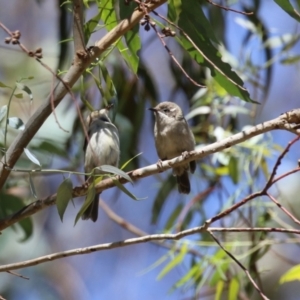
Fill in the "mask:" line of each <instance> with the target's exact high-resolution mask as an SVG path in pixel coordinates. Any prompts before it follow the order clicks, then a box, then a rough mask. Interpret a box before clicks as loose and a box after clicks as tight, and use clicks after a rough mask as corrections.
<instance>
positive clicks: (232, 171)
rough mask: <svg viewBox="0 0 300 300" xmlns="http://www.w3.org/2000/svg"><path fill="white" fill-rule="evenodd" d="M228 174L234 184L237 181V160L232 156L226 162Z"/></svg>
mask: <svg viewBox="0 0 300 300" xmlns="http://www.w3.org/2000/svg"><path fill="white" fill-rule="evenodd" d="M228 170H229V176H230V178H231V179H232V181H233V183H234V184H237V183H238V182H239V175H240V173H239V160H238V159H237V158H235V157H233V156H231V157H230V160H229V164H228Z"/></svg>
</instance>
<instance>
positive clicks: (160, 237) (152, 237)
mask: <svg viewBox="0 0 300 300" xmlns="http://www.w3.org/2000/svg"><path fill="white" fill-rule="evenodd" d="M207 226H208V224H204V225H203V226H200V227H195V228H192V229H187V230H184V231H181V232H178V233H175V234H153V235H147V236H143V237H138V238H132V239H127V240H124V241H119V242H113V243H106V244H100V245H95V246H90V247H85V248H77V249H72V250H69V251H63V252H58V253H53V254H49V255H45V256H41V257H38V258H35V259H30V260H27V261H23V262H20V263H13V264H8V265H3V266H0V272H6V271H9V270H16V269H20V268H25V267H30V266H35V265H38V264H41V263H44V262H48V261H53V260H57V259H60V258H64V257H68V256H75V255H82V254H87V253H91V252H95V251H103V250H108V249H113V248H120V247H125V246H129V245H134V244H140V243H145V242H149V241H159V240H179V239H182V238H183V237H186V236H189V235H192V234H195V233H200V232H203V231H206V230H207Z"/></svg>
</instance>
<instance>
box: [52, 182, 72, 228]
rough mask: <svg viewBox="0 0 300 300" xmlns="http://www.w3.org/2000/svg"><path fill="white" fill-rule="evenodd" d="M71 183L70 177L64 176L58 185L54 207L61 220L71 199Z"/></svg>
mask: <svg viewBox="0 0 300 300" xmlns="http://www.w3.org/2000/svg"><path fill="white" fill-rule="evenodd" d="M72 190H73V184H72V181H71V180H70V178H66V179H65V180H64V181H63V182H62V183H61V184H60V186H59V187H58V190H57V197H56V207H57V211H58V214H59V217H60V219H61V221H62V222H63V217H64V213H65V211H66V208H67V206H68V204H69V202H70V200H72V199H73V197H72Z"/></svg>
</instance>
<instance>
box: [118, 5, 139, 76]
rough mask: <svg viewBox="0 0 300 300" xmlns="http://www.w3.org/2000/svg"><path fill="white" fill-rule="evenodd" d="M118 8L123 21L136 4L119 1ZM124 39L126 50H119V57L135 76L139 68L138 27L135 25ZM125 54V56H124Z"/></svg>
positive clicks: (130, 13)
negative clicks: (120, 56)
mask: <svg viewBox="0 0 300 300" xmlns="http://www.w3.org/2000/svg"><path fill="white" fill-rule="evenodd" d="M119 7H120V10H119V11H120V18H121V19H122V20H124V19H126V18H129V17H130V16H131V15H132V13H133V11H134V10H135V8H136V4H135V3H133V2H129V3H128V4H126V3H125V1H119ZM124 38H125V42H126V44H127V47H128V48H126V49H124V50H123V51H122V50H121V49H120V52H121V55H122V56H123V58H124V59H125V61H126V62H127V64H129V67H130V68H131V70H132V71H133V73H134V74H136V73H137V70H138V66H139V56H138V51H139V50H140V49H141V40H140V35H139V25H138V24H137V25H135V26H134V27H133V28H132V29H131V30H129V31H127V32H126V33H125V35H124ZM126 52H127V53H126ZM125 54H126V56H124V55H125Z"/></svg>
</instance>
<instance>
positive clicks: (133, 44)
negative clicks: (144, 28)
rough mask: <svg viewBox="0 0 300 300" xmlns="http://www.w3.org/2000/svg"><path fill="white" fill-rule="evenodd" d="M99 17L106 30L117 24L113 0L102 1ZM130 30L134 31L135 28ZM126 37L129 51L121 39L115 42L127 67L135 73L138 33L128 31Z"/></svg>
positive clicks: (138, 46)
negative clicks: (101, 10)
mask: <svg viewBox="0 0 300 300" xmlns="http://www.w3.org/2000/svg"><path fill="white" fill-rule="evenodd" d="M101 19H102V21H103V22H104V24H105V27H106V29H107V30H108V31H110V30H112V29H113V28H114V27H115V26H116V25H117V23H118V20H117V14H116V9H115V1H114V0H106V1H105V2H104V5H103V13H102V14H101ZM132 30H134V31H136V29H132ZM136 32H137V31H136ZM128 39H129V40H128V47H129V46H130V49H129V50H130V51H128V48H127V47H126V46H125V45H124V43H123V41H122V39H119V41H118V42H117V47H118V49H119V51H120V53H121V55H122V57H123V58H124V60H125V62H126V63H127V65H128V66H129V68H130V69H131V70H132V72H133V73H134V74H136V70H137V65H138V57H137V55H135V52H137V50H139V48H140V45H139V44H140V42H139V37H138V34H135V33H134V32H133V33H130V32H128Z"/></svg>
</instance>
